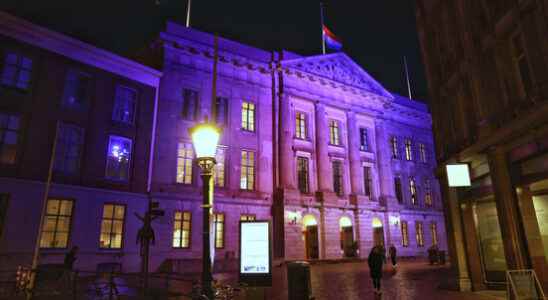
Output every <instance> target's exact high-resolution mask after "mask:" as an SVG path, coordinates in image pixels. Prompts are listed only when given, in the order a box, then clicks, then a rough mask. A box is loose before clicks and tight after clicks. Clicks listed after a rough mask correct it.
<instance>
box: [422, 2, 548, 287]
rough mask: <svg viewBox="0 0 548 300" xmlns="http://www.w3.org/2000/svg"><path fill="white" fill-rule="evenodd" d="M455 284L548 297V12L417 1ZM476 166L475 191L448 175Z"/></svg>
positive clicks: (512, 5)
mask: <svg viewBox="0 0 548 300" xmlns="http://www.w3.org/2000/svg"><path fill="white" fill-rule="evenodd" d="M416 3H417V5H416V7H417V9H416V16H417V26H418V30H419V38H420V42H421V46H422V52H423V57H424V62H425V65H426V71H427V72H426V73H427V77H428V84H429V91H430V95H431V99H432V102H431V109H432V116H433V122H434V126H433V127H434V134H435V140H436V153H437V154H438V156H437V161H438V164H439V170H438V172H437V174H438V177H439V178H440V183H441V185H442V191H443V193H442V194H444V198H445V199H446V201H445V202H444V203H445V204H446V206H445V214H446V216H447V233H448V244H449V250H450V254H451V255H450V256H451V257H452V263H453V264H452V266H453V269H454V279H455V283H456V285H457V286H458V287H460V289H462V290H467V289H474V290H481V289H485V288H495V287H500V286H501V285H504V284H505V283H506V276H505V275H506V273H505V272H506V271H507V270H514V269H533V270H534V271H535V272H536V274H537V276H538V277H539V280H540V281H541V282H542V283H543V285H544V289H545V290H546V288H547V287H548V265H547V259H548V214H547V212H548V190H547V184H548V176H547V174H548V173H547V171H548V168H547V166H548V164H547V162H548V156H547V142H546V141H547V134H546V128H547V126H548V125H547V121H546V120H548V114H547V113H548V104H547V100H548V84H547V83H548V39H547V38H546V37H547V36H548V26H547V24H548V23H547V19H548V11H547V8H548V2H547V1H545V0H544V1H543V0H531V1H506V0H500V1H484V0H478V1H436V0H417V1H416ZM456 162H460V163H467V164H468V165H469V166H470V170H471V181H472V185H471V187H469V188H450V187H448V186H447V180H446V178H445V176H446V175H445V165H446V164H449V163H456Z"/></svg>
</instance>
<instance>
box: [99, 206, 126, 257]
mask: <svg viewBox="0 0 548 300" xmlns="http://www.w3.org/2000/svg"><path fill="white" fill-rule="evenodd" d="M125 212H126V207H125V205H118V204H105V205H104V206H103V219H102V220H101V237H100V239H99V247H100V248H103V249H120V248H122V239H123V236H124V219H125V215H126V214H125Z"/></svg>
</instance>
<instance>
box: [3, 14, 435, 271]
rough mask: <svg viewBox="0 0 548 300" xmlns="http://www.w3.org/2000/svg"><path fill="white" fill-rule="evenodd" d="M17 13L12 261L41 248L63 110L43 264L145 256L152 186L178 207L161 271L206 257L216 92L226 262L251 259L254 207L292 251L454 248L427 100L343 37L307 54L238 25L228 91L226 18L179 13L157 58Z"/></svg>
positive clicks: (222, 257)
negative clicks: (201, 133)
mask: <svg viewBox="0 0 548 300" xmlns="http://www.w3.org/2000/svg"><path fill="white" fill-rule="evenodd" d="M0 17H1V18H0V40H1V41H2V43H1V45H2V46H0V51H1V53H0V54H1V55H2V57H1V61H2V64H1V65H0V67H1V73H0V74H1V75H2V77H1V80H2V86H1V87H0V100H1V101H0V118H2V119H0V151H1V152H0V155H1V156H0V159H1V162H0V165H1V167H0V193H1V194H2V197H1V198H0V201H1V202H0V239H1V240H0V265H2V266H4V265H5V266H7V265H8V262H9V265H13V266H15V265H18V264H25V263H26V264H28V263H29V262H30V257H31V256H30V255H31V252H32V250H33V247H34V243H35V239H36V232H38V227H39V219H40V218H39V217H40V207H41V203H42V201H43V196H44V187H45V185H44V182H45V181H46V178H47V173H48V172H47V171H48V162H49V157H50V156H51V152H52V145H53V141H54V136H55V131H56V130H55V128H56V125H55V124H56V122H57V121H61V122H60V123H59V124H61V126H60V128H61V129H60V130H59V131H58V132H59V133H58V138H57V141H58V143H57V151H56V155H55V161H54V162H55V163H54V172H53V184H52V189H51V192H50V196H49V198H50V199H51V200H50V201H53V202H52V203H51V205H50V203H49V202H48V212H47V216H46V219H47V220H51V221H46V224H47V225H45V226H44V227H43V229H42V230H43V232H44V233H45V234H43V238H42V239H43V240H44V241H43V245H42V246H43V247H42V250H41V262H42V263H45V262H59V261H62V254H63V253H65V252H66V251H67V248H70V247H71V246H72V245H78V246H80V248H81V255H80V259H79V260H78V261H77V265H76V267H77V268H80V269H86V270H90V269H95V267H96V265H97V264H98V263H101V262H118V263H120V264H121V265H122V269H123V270H124V271H136V270H138V265H139V255H138V247H137V246H136V245H135V237H136V232H137V230H138V228H139V226H140V222H139V221H138V219H137V218H136V217H135V216H134V213H139V214H142V213H143V212H144V210H145V208H146V203H147V200H148V195H147V191H148V189H149V188H150V191H151V193H150V195H151V197H152V199H153V200H154V201H158V202H159V203H160V204H159V205H160V208H161V209H163V210H165V216H163V217H160V218H158V219H157V220H156V221H155V222H154V224H153V227H154V229H155V231H156V244H155V245H154V246H153V247H152V258H151V259H152V260H151V269H152V270H158V269H162V270H171V271H176V272H189V271H198V270H199V266H200V264H199V263H198V262H199V260H200V259H201V256H202V255H201V250H202V249H201V231H200V230H199V229H200V228H201V207H200V205H201V189H200V185H201V180H200V178H199V168H198V167H197V166H196V165H195V164H194V161H193V157H194V153H193V152H194V151H193V148H192V144H191V140H190V137H189V134H188V128H190V127H191V126H193V125H194V124H195V123H196V122H197V121H200V120H202V119H203V118H204V116H206V115H209V111H210V109H211V106H212V105H215V106H216V111H217V114H216V115H215V116H213V117H214V119H215V121H216V122H217V123H218V124H219V125H220V126H221V127H223V135H222V137H221V141H220V145H219V148H218V151H217V162H218V164H217V166H216V169H215V204H214V216H213V218H212V219H213V220H214V223H215V236H214V240H215V241H214V245H215V248H216V250H215V255H216V260H217V262H218V263H216V268H221V269H223V268H224V269H226V268H228V269H232V268H233V267H235V263H236V259H237V255H238V241H239V237H238V224H239V221H240V220H252V219H270V220H272V221H273V224H274V235H273V236H274V257H275V258H278V259H285V260H295V259H341V258H344V257H349V256H360V257H366V256H367V255H368V253H369V250H370V248H371V247H372V246H373V245H374V244H381V243H382V244H385V245H389V244H394V245H395V246H396V247H397V248H398V250H399V254H400V255H402V256H425V255H426V251H427V248H428V247H429V246H430V245H432V244H437V245H438V246H439V247H440V248H441V249H446V242H445V226H444V218H443V214H442V199H441V196H440V193H439V187H438V182H437V180H436V179H435V177H434V176H433V170H434V168H435V167H436V165H435V160H434V157H435V155H434V150H433V146H432V144H433V141H432V128H431V118H430V114H429V112H428V109H427V107H426V106H425V105H424V104H422V103H420V102H416V101H413V100H410V99H407V98H404V97H401V96H398V95H395V94H393V93H390V92H389V91H387V90H386V89H385V88H383V86H382V85H381V84H380V83H378V82H377V81H375V80H374V79H373V78H371V77H370V76H369V75H368V74H367V72H366V71H364V70H363V69H362V68H360V67H359V66H358V65H357V64H356V63H354V62H353V61H352V59H351V58H349V57H348V56H347V55H345V54H344V53H335V54H328V55H318V56H312V57H303V56H300V55H297V54H294V53H290V52H287V51H281V52H270V51H264V50H261V49H257V48H253V47H250V46H247V45H243V44H240V43H237V42H234V41H230V40H226V39H222V38H221V39H220V40H219V64H218V81H217V97H216V99H215V101H212V100H211V98H212V97H211V92H212V89H211V80H212V58H213V36H212V35H211V34H207V33H203V32H200V31H197V30H194V29H188V28H185V27H182V26H180V25H177V24H175V23H168V24H167V27H166V30H165V31H164V32H161V33H160V35H159V39H158V41H157V43H155V45H154V46H155V47H154V49H153V50H154V51H153V53H151V56H150V57H152V58H153V60H151V61H155V62H157V63H156V66H155V67H156V68H157V69H158V70H161V72H160V71H156V70H154V69H151V68H149V67H145V66H143V65H141V64H138V63H136V62H133V61H129V60H127V59H124V58H121V57H119V56H116V55H114V54H111V53H108V52H106V51H103V50H100V49H97V48H94V47H93V46H90V45H87V44H84V43H82V42H79V41H76V40H74V39H71V38H68V37H66V36H62V35H60V34H57V33H54V32H51V31H49V30H46V29H44V28H41V27H38V26H35V25H32V24H29V23H28V22H25V21H22V20H20V19H17V18H14V17H11V16H9V15H6V14H1V15H0ZM29 62H30V63H29ZM13 70H15V71H13ZM13 72H16V73H13ZM14 74H17V75H14ZM8 133H9V135H10V136H13V134H15V135H16V136H17V138H16V139H15V140H13V138H10V137H9V135H8ZM13 141H16V142H13ZM151 153H152V155H151ZM48 222H50V223H48Z"/></svg>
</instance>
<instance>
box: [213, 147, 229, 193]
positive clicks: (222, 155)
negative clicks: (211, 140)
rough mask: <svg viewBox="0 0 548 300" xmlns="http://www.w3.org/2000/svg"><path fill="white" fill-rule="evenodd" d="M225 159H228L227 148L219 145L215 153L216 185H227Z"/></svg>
mask: <svg viewBox="0 0 548 300" xmlns="http://www.w3.org/2000/svg"><path fill="white" fill-rule="evenodd" d="M225 159H226V148H225V147H217V152H216V153H215V161H217V163H216V164H215V171H214V173H213V180H214V183H215V186H218V187H224V186H225Z"/></svg>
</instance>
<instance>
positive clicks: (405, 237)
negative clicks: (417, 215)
mask: <svg viewBox="0 0 548 300" xmlns="http://www.w3.org/2000/svg"><path fill="white" fill-rule="evenodd" d="M401 245H402V246H404V247H409V229H408V228H407V221H401Z"/></svg>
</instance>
